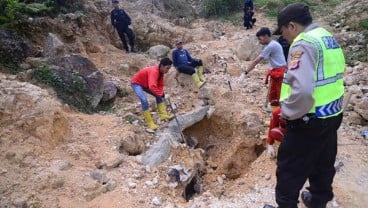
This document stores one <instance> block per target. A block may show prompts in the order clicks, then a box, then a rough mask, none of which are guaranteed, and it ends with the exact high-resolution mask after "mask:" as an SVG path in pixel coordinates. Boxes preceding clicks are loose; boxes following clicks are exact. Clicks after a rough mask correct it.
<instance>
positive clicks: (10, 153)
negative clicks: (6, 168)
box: [5, 152, 16, 160]
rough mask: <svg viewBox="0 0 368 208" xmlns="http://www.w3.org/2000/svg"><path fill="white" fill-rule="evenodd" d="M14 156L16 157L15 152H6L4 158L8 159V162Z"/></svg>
mask: <svg viewBox="0 0 368 208" xmlns="http://www.w3.org/2000/svg"><path fill="white" fill-rule="evenodd" d="M15 155H16V153H15V152H7V153H6V154H5V158H6V159H8V160H10V159H12V158H14V157H15Z"/></svg>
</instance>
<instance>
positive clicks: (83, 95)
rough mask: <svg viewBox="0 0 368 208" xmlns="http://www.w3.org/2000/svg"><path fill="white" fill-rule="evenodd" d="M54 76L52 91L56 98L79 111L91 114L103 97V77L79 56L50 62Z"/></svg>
mask: <svg viewBox="0 0 368 208" xmlns="http://www.w3.org/2000/svg"><path fill="white" fill-rule="evenodd" d="M50 70H51V71H52V73H53V74H54V77H55V78H54V79H55V80H53V81H54V82H56V83H54V84H53V86H54V89H55V91H56V92H57V93H58V96H59V97H60V98H61V99H62V100H63V101H64V102H65V103H68V104H70V105H73V106H75V107H77V108H78V109H79V110H82V111H87V112H91V111H93V110H94V109H95V108H96V106H97V105H98V104H99V102H100V101H101V99H102V97H103V90H104V85H103V81H104V80H103V75H102V74H101V72H99V71H98V69H97V68H96V66H95V65H94V64H93V63H92V62H91V61H90V60H89V59H88V58H85V57H83V56H81V55H70V56H64V57H58V58H53V59H51V60H50Z"/></svg>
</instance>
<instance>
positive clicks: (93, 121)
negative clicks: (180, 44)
mask: <svg viewBox="0 0 368 208" xmlns="http://www.w3.org/2000/svg"><path fill="white" fill-rule="evenodd" d="M127 4H128V3H127ZM256 17H257V20H258V22H257V26H256V27H255V28H254V29H253V30H244V29H243V28H241V27H238V26H232V25H231V24H228V23H226V24H221V27H219V30H222V31H226V34H225V35H222V36H215V35H214V36H215V37H216V38H213V37H212V36H210V37H208V34H212V33H215V32H216V31H211V32H210V31H207V32H206V33H208V34H201V33H195V32H194V33H191V30H189V29H187V28H181V27H177V26H176V28H177V30H181V31H186V32H188V33H191V37H192V39H193V41H192V42H188V43H187V44H186V45H185V47H186V48H188V49H189V50H190V51H191V52H192V54H193V56H194V57H200V58H202V59H203V60H204V61H205V63H206V67H208V68H209V69H210V70H211V72H212V73H210V74H207V75H206V77H207V80H208V82H207V84H206V88H208V89H209V90H210V91H211V93H210V94H212V97H211V99H209V100H210V101H211V102H212V103H210V104H212V105H214V106H215V108H216V111H215V113H214V115H213V116H212V117H211V119H210V121H205V122H203V123H201V124H198V127H193V128H190V129H188V130H186V131H185V134H187V135H194V136H196V137H199V138H198V139H199V140H200V141H202V140H203V141H204V140H206V141H207V142H208V143H209V144H214V145H215V147H214V148H213V149H212V150H209V151H208V155H209V156H208V155H207V159H208V160H207V163H206V170H207V174H205V175H204V176H203V177H202V179H203V192H202V193H200V194H196V195H195V196H194V197H193V198H192V199H191V200H190V201H189V202H186V201H185V200H184V199H183V197H182V196H181V193H182V189H180V187H178V188H176V189H175V188H170V187H169V184H168V182H167V181H166V172H167V171H168V170H169V167H171V166H172V165H175V164H179V163H181V162H183V163H186V161H189V160H192V159H193V158H190V157H191V156H188V154H186V153H185V152H186V149H185V148H183V147H181V148H179V149H173V151H172V156H171V157H170V160H169V161H167V162H165V163H163V164H161V165H159V166H158V167H146V166H144V165H143V164H142V163H141V161H142V156H141V155H138V156H128V155H127V154H126V153H120V152H119V151H118V150H119V141H120V140H121V139H124V138H127V137H129V136H130V137H131V138H132V137H134V138H135V141H136V143H138V144H139V145H141V148H142V147H146V149H148V148H149V147H150V146H151V145H152V144H153V143H154V142H155V141H157V140H158V138H157V137H156V136H155V135H154V134H152V133H149V132H147V131H146V130H145V127H144V125H142V124H140V123H138V122H133V124H131V123H129V122H127V121H125V120H124V117H125V116H126V115H135V116H136V117H138V118H140V119H142V116H141V115H140V103H139V102H138V99H137V98H136V97H135V95H134V94H133V92H132V90H131V89H130V88H129V78H130V76H131V75H132V74H134V72H135V71H132V70H131V69H130V70H128V71H122V70H121V69H120V65H121V64H125V63H128V64H129V65H130V66H142V65H143V66H149V65H152V64H155V63H157V62H156V61H155V60H151V59H149V58H148V56H146V55H142V54H139V55H137V54H125V53H124V52H122V51H121V50H119V49H116V48H115V47H113V46H111V45H98V47H99V48H100V49H101V51H100V52H98V53H90V54H85V55H87V56H88V57H89V58H90V60H92V61H93V62H94V63H95V64H96V66H97V68H99V69H101V71H102V72H103V73H104V76H105V78H106V79H112V80H115V81H116V82H117V83H119V85H120V86H122V87H125V88H127V90H128V93H129V95H128V97H125V98H118V99H117V100H116V103H115V106H114V108H113V110H111V111H109V112H107V113H106V112H101V113H98V114H92V115H87V114H83V113H79V112H76V111H74V110H72V109H71V108H70V107H69V106H67V105H63V104H61V102H60V101H59V100H57V98H56V96H55V93H54V92H53V91H52V90H51V89H47V90H46V89H41V88H39V87H36V86H33V85H31V84H28V83H19V82H18V81H16V80H15V77H14V76H10V75H4V74H0V77H1V79H0V85H1V91H0V93H1V105H0V106H1V107H0V113H1V119H0V124H1V128H0V150H1V151H0V157H1V160H0V193H1V194H0V207H1V208H3V207H27V205H28V206H29V207H32V205H33V206H34V207H52V208H56V207H62V208H75V207H81V208H82V207H85V208H87V207H88V208H105V207H106V208H113V207H119V208H120V207H127V208H128V207H129V208H130V207H136V208H139V207H142V208H143V207H164V208H174V207H180V208H181V207H183V208H185V207H188V208H205V207H209V208H225V207H228V208H236V207H239V208H243V207H249V208H258V207H262V206H263V205H264V203H270V204H275V199H274V187H275V183H276V178H275V168H276V166H275V160H273V159H270V158H269V157H268V155H267V153H266V151H263V152H261V151H259V152H258V153H260V155H259V156H258V155H256V154H255V151H254V150H252V151H249V149H248V146H247V145H248V144H253V145H254V144H256V143H262V139H264V138H265V137H266V135H265V133H266V131H267V125H268V119H269V118H268V114H267V112H266V111H265V110H264V109H262V106H263V102H264V99H265V96H266V91H267V88H266V87H265V86H264V84H263V82H264V74H265V71H266V69H267V63H263V64H259V65H258V66H257V67H256V69H255V70H254V71H253V72H252V73H250V75H249V76H248V77H245V78H244V79H239V76H240V74H241V69H242V68H243V67H245V66H247V64H248V63H249V62H248V61H242V60H239V58H238V57H237V55H236V54H235V52H234V51H235V49H236V48H237V47H239V45H242V44H243V45H244V46H243V49H244V48H246V47H245V46H249V45H251V46H252V47H253V46H254V45H255V43H256V42H257V40H256V39H255V38H254V33H255V32H256V31H257V30H258V29H259V28H260V25H262V26H269V27H271V28H272V27H273V26H274V22H273V21H270V20H268V19H266V18H264V17H263V15H262V14H261V13H256ZM157 19H159V21H167V20H164V19H160V18H157ZM205 25H206V22H205V21H203V20H198V21H195V22H194V23H193V27H194V28H197V29H198V28H199V29H201V30H197V31H206V30H205V29H203V28H202V27H204V26H205ZM244 40H245V41H244ZM254 47H256V48H255V50H254V51H251V54H253V56H252V57H254V56H255V55H257V54H258V53H259V51H260V48H261V47H260V46H254ZM254 47H253V48H254ZM244 50H246V49H244ZM214 53H216V54H218V55H219V56H220V57H223V58H224V60H226V61H227V63H228V71H229V74H230V75H225V74H224V73H223V69H222V68H221V64H220V63H219V62H218V61H216V62H215V61H214V59H213V56H212V54H214ZM248 56H249V55H248ZM126 60H128V61H126ZM358 67H360V68H361V69H362V73H363V74H367V73H368V69H367V64H366V63H362V64H360V65H359V66H358ZM135 70H136V69H135ZM349 70H350V71H354V70H355V68H352V67H350V68H349ZM166 77H167V78H166V87H165V91H166V92H167V93H169V94H170V95H171V100H172V102H173V103H175V104H176V106H177V110H178V113H179V114H183V113H185V112H188V111H191V110H193V109H195V108H197V107H199V106H200V104H201V103H200V100H199V99H198V97H199V95H200V93H198V91H197V90H196V88H195V87H194V86H193V84H192V83H191V80H190V79H189V78H187V77H185V76H180V77H179V81H180V82H181V83H182V85H184V87H182V85H180V84H178V83H177V82H176V81H175V79H174V77H175V72H174V70H171V71H170V72H169V74H168V75H167V76H166ZM228 80H230V82H231V84H232V89H233V91H230V90H229V86H228V85H227V81H228ZM188 89H190V90H188ZM354 89H356V88H354ZM359 93H360V92H359V89H358V90H355V91H354V93H353V96H352V97H353V98H352V100H351V104H349V105H348V107H347V113H346V114H345V119H344V122H343V124H342V126H341V128H340V130H339V152H338V156H337V160H338V162H337V166H338V167H339V171H338V172H337V174H336V177H335V180H334V192H335V199H334V200H333V201H332V202H330V203H329V204H328V207H329V208H332V207H340V208H350V207H354V208H364V207H367V204H368V193H367V190H368V168H367V162H368V155H367V152H368V149H367V142H366V140H364V138H363V137H362V136H361V131H362V130H366V129H367V125H365V126H362V125H357V124H351V122H350V121H351V120H353V119H357V116H356V113H355V112H354V111H352V108H353V107H352V105H353V104H352V103H354V102H357V99H359V98H355V97H354V96H355V95H359ZM150 100H151V101H152V102H153V99H152V98H150ZM244 115H251V116H254V119H253V120H252V121H249V120H250V119H249V118H247V117H245V116H244ZM358 117H359V116H358ZM155 118H157V115H155ZM247 119H248V120H247ZM245 121H246V122H247V125H248V127H246V128H247V129H249V131H251V130H252V131H255V132H256V133H254V132H253V133H250V134H248V135H247V134H244V132H243V131H242V130H241V129H242V127H243V126H242V125H243V123H244V122H245ZM252 122H254V123H252ZM165 125H166V124H165V123H160V128H161V129H163V128H165ZM251 125H253V126H251ZM259 129H260V133H258V132H259ZM201 137H203V138H201ZM211 139H212V141H211ZM244 145H245V147H244ZM252 147H253V146H252ZM210 151H211V152H210ZM238 151H240V152H238ZM194 160H195V159H194ZM229 161H231V162H235V163H237V162H238V163H243V162H245V161H246V162H249V163H250V164H249V166H240V167H241V168H240V169H238V170H235V171H236V173H237V174H239V176H236V177H235V179H229V178H228V177H226V174H228V173H229V170H227V168H226V167H227V166H226V165H224V164H228V163H229ZM210 162H211V163H215V164H212V165H211V164H209V163H210ZM339 162H340V163H339ZM98 164H105V167H104V168H102V169H98V168H97V166H98ZM211 167H218V168H217V169H216V168H211ZM299 207H304V206H303V205H301V204H300V205H299Z"/></svg>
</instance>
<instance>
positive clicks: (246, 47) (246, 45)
mask: <svg viewBox="0 0 368 208" xmlns="http://www.w3.org/2000/svg"><path fill="white" fill-rule="evenodd" d="M257 43H258V40H256V39H255V38H249V37H245V38H244V39H243V40H241V41H239V43H238V44H236V45H237V46H236V49H235V54H236V56H237V57H238V58H239V59H240V60H243V61H250V60H253V59H254V58H256V57H257V56H258V54H259V53H260V52H261V50H262V48H261V47H260V45H258V44H257Z"/></svg>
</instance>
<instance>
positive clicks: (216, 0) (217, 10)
mask: <svg viewBox="0 0 368 208" xmlns="http://www.w3.org/2000/svg"><path fill="white" fill-rule="evenodd" d="M243 3H244V0H206V1H205V3H204V11H205V15H206V16H207V17H210V16H227V15H229V14H230V13H232V12H236V11H240V10H242V8H243Z"/></svg>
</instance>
